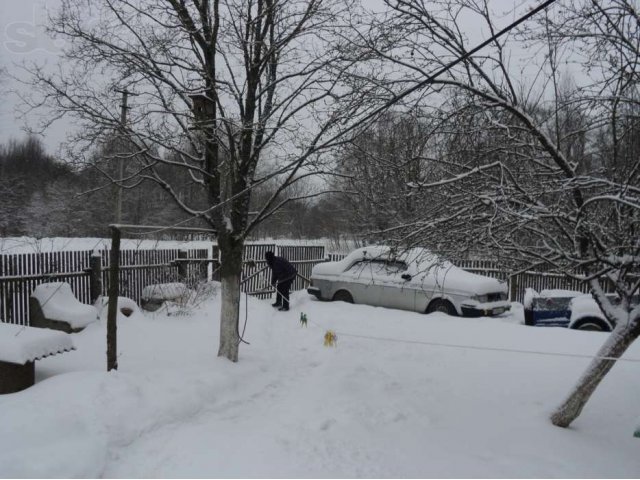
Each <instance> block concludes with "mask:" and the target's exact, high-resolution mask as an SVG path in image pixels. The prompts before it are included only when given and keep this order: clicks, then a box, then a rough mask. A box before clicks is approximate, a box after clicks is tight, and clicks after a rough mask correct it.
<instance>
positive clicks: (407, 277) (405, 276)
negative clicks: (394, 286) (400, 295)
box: [400, 273, 411, 281]
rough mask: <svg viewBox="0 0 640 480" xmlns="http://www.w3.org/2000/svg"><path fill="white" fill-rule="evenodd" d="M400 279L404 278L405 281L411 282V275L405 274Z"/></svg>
mask: <svg viewBox="0 0 640 480" xmlns="http://www.w3.org/2000/svg"><path fill="white" fill-rule="evenodd" d="M400 278H402V279H403V280H407V281H409V280H411V275H409V274H408V273H403V274H402V276H401V277H400Z"/></svg>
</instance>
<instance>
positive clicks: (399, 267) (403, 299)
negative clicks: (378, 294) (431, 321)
mask: <svg viewBox="0 0 640 480" xmlns="http://www.w3.org/2000/svg"><path fill="white" fill-rule="evenodd" d="M403 275H405V277H404V278H403ZM378 278H379V281H380V282H381V284H382V287H383V288H382V299H381V303H382V304H383V306H385V307H389V308H398V309H401V310H413V309H414V308H415V295H416V289H415V286H414V285H413V283H412V282H411V277H410V276H408V274H407V265H406V263H404V262H401V261H397V260H390V261H386V262H384V264H382V265H380V268H379V270H378Z"/></svg>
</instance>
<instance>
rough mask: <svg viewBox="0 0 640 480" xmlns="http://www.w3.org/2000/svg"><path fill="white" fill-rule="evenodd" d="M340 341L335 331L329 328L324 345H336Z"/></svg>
mask: <svg viewBox="0 0 640 480" xmlns="http://www.w3.org/2000/svg"><path fill="white" fill-rule="evenodd" d="M337 342H338V336H337V335H336V333H335V332H332V331H331V330H327V333H325V334H324V346H325V347H335V346H336V343H337Z"/></svg>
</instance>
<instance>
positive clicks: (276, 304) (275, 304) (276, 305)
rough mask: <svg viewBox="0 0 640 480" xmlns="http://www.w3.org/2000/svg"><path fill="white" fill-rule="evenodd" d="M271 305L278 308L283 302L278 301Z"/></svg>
mask: <svg viewBox="0 0 640 480" xmlns="http://www.w3.org/2000/svg"><path fill="white" fill-rule="evenodd" d="M271 306H272V307H275V308H278V307H280V306H281V304H279V303H278V302H276V303H272V304H271Z"/></svg>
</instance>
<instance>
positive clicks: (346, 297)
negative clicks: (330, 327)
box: [333, 290, 353, 303]
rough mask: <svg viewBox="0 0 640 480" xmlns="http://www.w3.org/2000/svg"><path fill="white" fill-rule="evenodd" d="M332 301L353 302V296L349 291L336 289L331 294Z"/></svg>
mask: <svg viewBox="0 0 640 480" xmlns="http://www.w3.org/2000/svg"><path fill="white" fill-rule="evenodd" d="M333 301H334V302H346V303H353V297H352V296H351V294H350V293H349V292H347V291H346V290H338V291H337V292H336V293H335V294H334V295H333Z"/></svg>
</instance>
